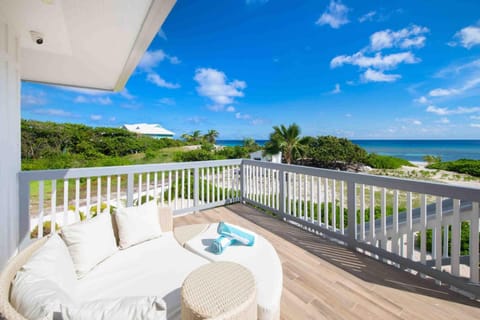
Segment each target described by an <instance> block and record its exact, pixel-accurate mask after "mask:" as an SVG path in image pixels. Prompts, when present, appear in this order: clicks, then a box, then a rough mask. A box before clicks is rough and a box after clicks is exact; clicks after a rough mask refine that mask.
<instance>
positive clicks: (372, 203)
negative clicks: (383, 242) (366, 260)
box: [369, 186, 376, 245]
mask: <svg viewBox="0 0 480 320" xmlns="http://www.w3.org/2000/svg"><path fill="white" fill-rule="evenodd" d="M369 227H370V230H369V231H370V241H371V243H372V244H373V245H375V242H376V237H375V236H376V234H375V187H374V186H370V221H369Z"/></svg>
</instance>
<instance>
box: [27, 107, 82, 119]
mask: <svg viewBox="0 0 480 320" xmlns="http://www.w3.org/2000/svg"><path fill="white" fill-rule="evenodd" d="M32 112H33V113H35V114H45V115H48V116H55V117H76V115H74V114H73V113H72V112H70V111H65V110H63V109H36V110H33V111H32Z"/></svg>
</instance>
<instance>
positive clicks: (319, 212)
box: [317, 177, 322, 225]
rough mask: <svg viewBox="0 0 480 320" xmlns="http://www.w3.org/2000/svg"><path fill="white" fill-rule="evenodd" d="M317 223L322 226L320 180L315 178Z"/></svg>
mask: <svg viewBox="0 0 480 320" xmlns="http://www.w3.org/2000/svg"><path fill="white" fill-rule="evenodd" d="M317 223H318V225H321V224H322V179H321V178H320V177H318V178H317Z"/></svg>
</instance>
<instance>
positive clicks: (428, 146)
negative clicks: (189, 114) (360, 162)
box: [217, 139, 480, 161]
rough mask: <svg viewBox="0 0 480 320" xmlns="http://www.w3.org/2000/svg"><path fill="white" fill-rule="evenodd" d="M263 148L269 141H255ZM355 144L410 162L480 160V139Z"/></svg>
mask: <svg viewBox="0 0 480 320" xmlns="http://www.w3.org/2000/svg"><path fill="white" fill-rule="evenodd" d="M255 141H256V142H257V143H258V144H259V145H260V146H263V145H264V144H265V142H267V141H268V140H264V139H258V140H255ZM351 141H352V142H353V143H355V144H358V145H359V146H360V147H362V148H364V149H365V150H367V152H369V153H376V154H379V155H385V156H392V157H397V158H402V159H405V160H408V161H424V160H423V157H424V156H425V155H433V156H439V157H441V159H442V161H453V160H458V159H474V160H480V139H354V140H351ZM242 143H243V140H238V139H221V140H217V144H218V145H221V146H229V147H231V146H238V145H242Z"/></svg>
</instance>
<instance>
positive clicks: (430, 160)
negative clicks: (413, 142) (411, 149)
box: [423, 154, 442, 164]
mask: <svg viewBox="0 0 480 320" xmlns="http://www.w3.org/2000/svg"><path fill="white" fill-rule="evenodd" d="M423 161H425V162H427V163H428V164H432V163H438V162H442V157H440V156H432V155H430V154H427V155H425V156H424V157H423Z"/></svg>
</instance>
